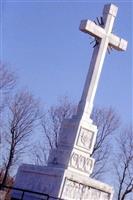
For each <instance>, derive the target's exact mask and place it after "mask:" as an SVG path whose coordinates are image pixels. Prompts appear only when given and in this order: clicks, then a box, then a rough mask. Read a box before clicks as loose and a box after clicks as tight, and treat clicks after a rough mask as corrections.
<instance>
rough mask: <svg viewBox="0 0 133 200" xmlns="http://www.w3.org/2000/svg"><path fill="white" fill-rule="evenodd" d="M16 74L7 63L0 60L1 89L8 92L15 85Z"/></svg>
mask: <svg viewBox="0 0 133 200" xmlns="http://www.w3.org/2000/svg"><path fill="white" fill-rule="evenodd" d="M15 82H16V76H15V75H14V73H13V72H11V71H10V70H9V69H8V68H7V67H6V65H4V64H2V63H1V62H0V90H3V92H5V93H7V92H9V91H10V90H11V89H12V88H13V87H14V85H15Z"/></svg>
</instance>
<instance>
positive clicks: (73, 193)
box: [61, 178, 110, 200]
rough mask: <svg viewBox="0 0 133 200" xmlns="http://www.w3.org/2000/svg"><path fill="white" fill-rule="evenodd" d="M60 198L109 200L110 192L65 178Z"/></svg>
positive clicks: (68, 199) (67, 199)
mask: <svg viewBox="0 0 133 200" xmlns="http://www.w3.org/2000/svg"><path fill="white" fill-rule="evenodd" d="M61 198H64V199H66V200H70V199H71V200H80V199H84V200H89V199H91V200H109V199H110V194H109V193H105V192H103V191H100V190H98V189H95V188H91V187H89V186H87V185H84V184H81V183H78V182H75V181H72V180H69V179H67V178H66V179H65V182H64V187H63V191H62V195H61Z"/></svg>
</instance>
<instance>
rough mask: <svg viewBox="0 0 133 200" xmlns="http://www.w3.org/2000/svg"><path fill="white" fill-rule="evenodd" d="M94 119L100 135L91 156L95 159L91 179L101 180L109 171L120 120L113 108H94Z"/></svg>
mask: <svg viewBox="0 0 133 200" xmlns="http://www.w3.org/2000/svg"><path fill="white" fill-rule="evenodd" d="M92 119H93V121H94V123H95V124H96V126H97V128H98V133H97V138H96V142H95V146H94V149H93V152H92V154H91V156H92V157H94V158H95V166H94V171H93V173H92V175H91V177H93V178H96V179H100V178H101V177H103V174H104V173H105V172H106V170H107V169H106V165H107V163H108V162H107V161H108V160H109V156H110V152H111V142H110V141H112V138H111V137H112V134H113V133H114V132H115V131H116V130H117V129H118V127H119V125H120V119H119V116H118V115H117V113H116V112H115V111H114V110H113V109H112V108H94V109H93V112H92Z"/></svg>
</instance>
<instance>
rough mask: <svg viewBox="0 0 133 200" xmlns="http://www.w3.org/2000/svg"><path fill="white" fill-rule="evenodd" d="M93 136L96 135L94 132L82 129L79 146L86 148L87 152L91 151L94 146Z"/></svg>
mask: <svg viewBox="0 0 133 200" xmlns="http://www.w3.org/2000/svg"><path fill="white" fill-rule="evenodd" d="M93 136H94V133H93V132H92V131H89V130H87V129H85V128H82V127H81V128H80V132H79V138H78V141H77V145H78V146H80V147H82V148H85V149H87V150H90V148H91V145H92V140H93Z"/></svg>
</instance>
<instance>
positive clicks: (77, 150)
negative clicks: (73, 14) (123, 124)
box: [13, 4, 127, 200]
mask: <svg viewBox="0 0 133 200" xmlns="http://www.w3.org/2000/svg"><path fill="white" fill-rule="evenodd" d="M117 10H118V8H117V7H116V6H115V5H113V4H108V5H105V6H104V9H103V17H102V18H101V23H99V25H97V24H96V23H95V22H93V21H90V20H83V21H81V24H80V30H81V31H83V32H85V33H88V34H90V35H91V36H93V37H94V38H95V41H96V44H95V47H94V52H93V55H92V59H91V62H90V67H89V72H88V75H87V78H86V82H85V86H84V90H83V94H82V97H81V100H80V102H79V105H78V110H77V114H76V115H75V116H73V117H72V118H71V119H66V120H64V121H63V123H62V127H61V130H60V135H59V145H58V148H57V149H52V150H51V152H50V154H49V158H48V165H47V166H44V167H41V166H35V165H28V164H23V165H22V166H20V167H19V170H18V173H17V176H16V181H15V187H19V188H23V189H29V190H32V191H37V192H42V193H47V194H49V195H51V196H54V197H58V198H61V199H64V200H79V199H81V200H111V199H112V196H113V188H112V187H110V186H109V185H107V184H105V183H102V182H100V181H96V180H94V179H91V178H90V174H91V173H92V171H93V167H94V158H91V157H90V155H91V153H92V151H93V148H94V144H95V140H96V135H97V127H96V126H95V125H94V124H93V121H92V119H90V115H91V111H92V108H93V101H94V97H95V93H96V89H97V86H98V81H99V78H100V74H101V70H102V66H103V62H104V58H105V55H106V52H107V49H108V48H114V49H116V50H119V51H123V50H126V47H127V41H125V40H124V39H122V38H119V37H118V36H116V35H114V34H113V33H112V27H113V24H114V20H115V17H116V15H117ZM19 195H20V193H19V192H13V197H18V196H19ZM24 199H26V200H33V199H35V200H37V199H39V197H36V196H35V195H34V196H33V195H30V194H27V195H26V196H25V198H24Z"/></svg>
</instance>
